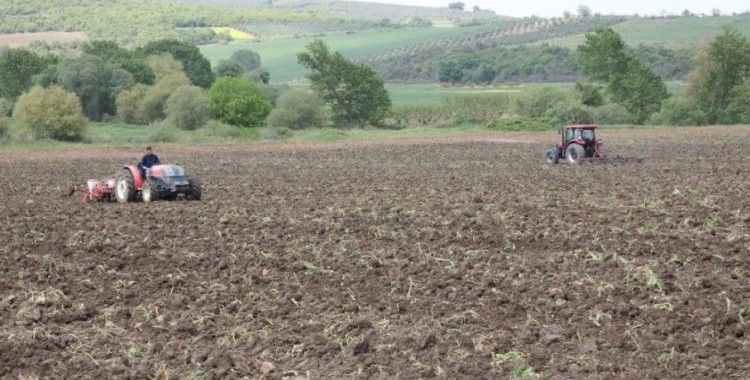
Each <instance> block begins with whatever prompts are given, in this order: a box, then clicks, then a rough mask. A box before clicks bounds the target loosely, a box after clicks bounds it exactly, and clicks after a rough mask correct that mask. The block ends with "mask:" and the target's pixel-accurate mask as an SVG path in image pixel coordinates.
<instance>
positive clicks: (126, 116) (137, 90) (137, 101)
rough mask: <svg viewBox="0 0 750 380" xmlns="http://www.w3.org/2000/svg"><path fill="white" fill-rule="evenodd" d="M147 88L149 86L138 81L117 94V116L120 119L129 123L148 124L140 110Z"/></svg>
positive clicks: (146, 118)
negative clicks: (128, 88)
mask: <svg viewBox="0 0 750 380" xmlns="http://www.w3.org/2000/svg"><path fill="white" fill-rule="evenodd" d="M149 88H151V86H148V85H145V84H140V83H139V84H136V85H135V86H133V88H131V89H130V90H127V91H123V92H121V93H120V95H118V96H117V100H116V104H117V116H119V117H120V119H121V120H122V121H124V122H126V123H130V124H148V123H149V122H150V120H148V117H146V115H144V114H143V113H142V111H141V109H142V107H141V104H142V103H143V99H144V98H145V97H146V94H147V93H148V90H149Z"/></svg>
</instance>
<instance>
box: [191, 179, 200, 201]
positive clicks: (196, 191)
mask: <svg viewBox="0 0 750 380" xmlns="http://www.w3.org/2000/svg"><path fill="white" fill-rule="evenodd" d="M188 184H190V189H189V190H188V192H187V199H188V200H191V201H199V200H201V196H202V195H203V185H202V184H201V181H198V180H197V179H193V178H188Z"/></svg>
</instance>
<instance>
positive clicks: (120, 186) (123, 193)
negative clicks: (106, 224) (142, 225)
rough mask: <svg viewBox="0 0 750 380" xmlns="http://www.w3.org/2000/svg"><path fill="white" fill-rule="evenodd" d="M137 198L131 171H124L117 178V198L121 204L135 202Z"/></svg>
mask: <svg viewBox="0 0 750 380" xmlns="http://www.w3.org/2000/svg"><path fill="white" fill-rule="evenodd" d="M135 197H136V189H135V180H134V179H133V174H132V173H130V170H127V169H123V170H122V171H120V172H119V173H117V177H115V198H116V199H117V201H118V202H120V203H128V202H133V201H134V200H135Z"/></svg>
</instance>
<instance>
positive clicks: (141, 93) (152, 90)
mask: <svg viewBox="0 0 750 380" xmlns="http://www.w3.org/2000/svg"><path fill="white" fill-rule="evenodd" d="M189 82H190V81H189V80H188V78H187V77H186V76H185V74H183V73H181V72H177V73H172V74H169V75H167V76H166V77H164V78H162V79H161V80H159V81H158V82H156V84H155V85H153V86H147V85H143V84H137V85H135V86H134V87H133V88H132V89H130V90H129V91H123V92H122V93H120V95H119V96H118V97H117V100H116V104H117V115H118V116H119V117H120V119H122V121H124V122H126V123H131V124H140V125H146V124H149V123H151V122H154V121H158V120H162V119H164V117H165V107H166V103H167V100H168V99H169V97H170V96H171V95H172V93H173V92H174V91H175V90H176V89H177V88H179V87H182V86H185V85H187V84H188V83H189Z"/></svg>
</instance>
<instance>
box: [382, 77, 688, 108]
mask: <svg viewBox="0 0 750 380" xmlns="http://www.w3.org/2000/svg"><path fill="white" fill-rule="evenodd" d="M665 84H666V85H667V90H668V91H669V92H670V93H671V94H675V95H679V94H681V93H682V92H683V91H684V89H685V83H684V82H680V81H667V82H666V83H665ZM540 87H543V88H556V89H561V90H565V91H571V92H572V91H573V89H574V88H575V83H572V82H568V83H524V84H521V85H516V86H487V87H482V86H473V87H471V86H467V87H446V86H443V85H441V84H439V83H424V84H399V83H387V84H386V88H387V89H388V91H389V92H390V94H391V100H392V101H393V104H394V106H400V105H417V104H419V105H424V104H434V103H438V102H440V101H442V100H443V99H444V98H446V97H453V96H461V95H488V96H491V95H496V94H510V95H514V94H522V93H523V92H524V91H527V90H529V89H532V88H540Z"/></svg>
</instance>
